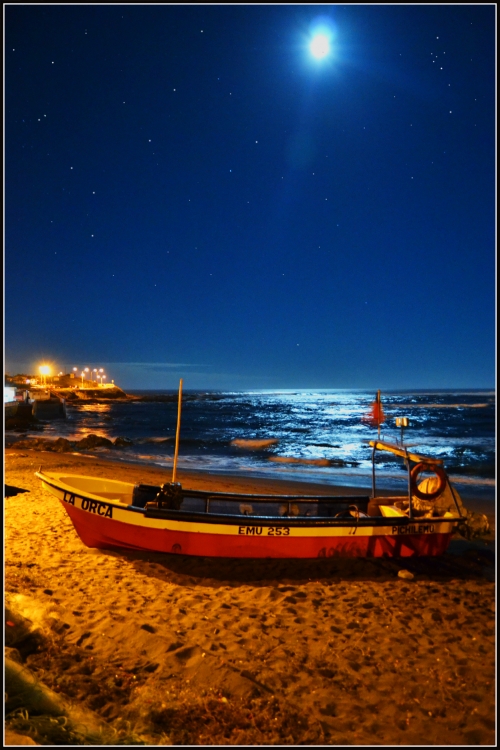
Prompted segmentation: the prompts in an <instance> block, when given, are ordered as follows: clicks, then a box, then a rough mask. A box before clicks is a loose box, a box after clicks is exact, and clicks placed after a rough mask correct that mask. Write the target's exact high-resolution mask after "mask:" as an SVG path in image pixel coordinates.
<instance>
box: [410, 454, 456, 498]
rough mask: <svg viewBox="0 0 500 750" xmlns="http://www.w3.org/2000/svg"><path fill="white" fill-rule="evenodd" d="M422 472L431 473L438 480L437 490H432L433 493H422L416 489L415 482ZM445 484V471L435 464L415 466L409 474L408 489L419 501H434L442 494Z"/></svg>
mask: <svg viewBox="0 0 500 750" xmlns="http://www.w3.org/2000/svg"><path fill="white" fill-rule="evenodd" d="M423 471H432V472H433V473H434V474H435V475H436V476H437V478H438V479H439V484H438V486H437V489H435V490H434V492H422V490H420V489H419V488H418V485H417V481H418V477H419V475H420V474H421V473H422V472H423ZM446 482H447V476H446V472H445V470H444V469H443V468H442V467H441V466H436V464H426V463H423V462H421V463H419V464H417V465H416V466H414V467H413V469H412V470H411V474H410V489H411V494H412V495H416V496H417V497H418V498H420V500H435V499H436V498H437V497H439V495H440V494H441V493H442V491H443V490H444V488H445V487H446Z"/></svg>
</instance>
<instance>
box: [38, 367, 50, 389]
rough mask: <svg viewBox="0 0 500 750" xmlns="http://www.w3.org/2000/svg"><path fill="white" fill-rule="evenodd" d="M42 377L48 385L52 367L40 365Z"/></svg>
mask: <svg viewBox="0 0 500 750" xmlns="http://www.w3.org/2000/svg"><path fill="white" fill-rule="evenodd" d="M38 369H39V371H40V375H41V376H42V379H43V382H44V383H45V385H47V375H50V367H49V366H48V365H40V367H39V368H38Z"/></svg>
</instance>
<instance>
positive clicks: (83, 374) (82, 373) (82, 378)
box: [82, 372, 85, 388]
mask: <svg viewBox="0 0 500 750" xmlns="http://www.w3.org/2000/svg"><path fill="white" fill-rule="evenodd" d="M84 375H85V373H84V372H82V388H83V378H84Z"/></svg>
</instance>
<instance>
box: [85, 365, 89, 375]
mask: <svg viewBox="0 0 500 750" xmlns="http://www.w3.org/2000/svg"><path fill="white" fill-rule="evenodd" d="M88 371H89V368H88V367H86V368H85V372H88ZM88 377H89V376H88Z"/></svg>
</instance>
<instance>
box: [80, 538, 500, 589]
mask: <svg viewBox="0 0 500 750" xmlns="http://www.w3.org/2000/svg"><path fill="white" fill-rule="evenodd" d="M488 536H491V535H488ZM89 551H90V550H89ZM92 553H93V554H95V555H110V556H113V557H126V558H127V560H128V561H129V562H131V563H132V565H133V567H134V568H136V570H137V572H139V573H141V575H146V576H148V577H150V578H156V579H158V580H160V581H162V582H170V583H178V584H180V585H185V584H188V583H193V582H196V583H197V584H198V585H203V584H205V585H207V586H216V585H217V584H218V583H222V582H226V581H227V582H231V583H236V584H252V585H259V584H262V585H267V584H269V583H270V582H276V581H279V582H280V584H285V585H286V584H287V583H290V582H293V583H307V582H308V581H325V580H329V581H331V583H334V582H339V581H341V580H344V579H348V580H351V581H354V580H356V581H378V582H384V581H394V579H395V578H396V579H399V581H400V582H401V583H402V584H403V583H412V582H418V581H423V580H430V581H440V582H445V581H446V580H452V579H454V580H457V579H459V580H471V579H478V578H482V579H486V580H488V581H494V580H495V569H496V560H495V557H496V556H495V551H494V541H493V540H492V539H489V538H486V539H485V540H478V541H467V540H465V539H461V538H455V539H452V541H451V542H450V546H449V549H448V551H447V552H446V553H445V554H443V555H441V556H440V557H406V558H401V559H394V558H340V557H338V558H326V559H325V558H322V559H302V560H280V559H267V560H266V559H264V560H262V559H260V560H259V559H227V558H215V557H190V556H187V555H172V554H162V553H159V552H158V553H151V552H135V551H132V550H127V551H125V550H97V549H94V550H92ZM401 573H402V575H401ZM189 579H191V580H189ZM192 579H195V580H194V581H193V580H192Z"/></svg>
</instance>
